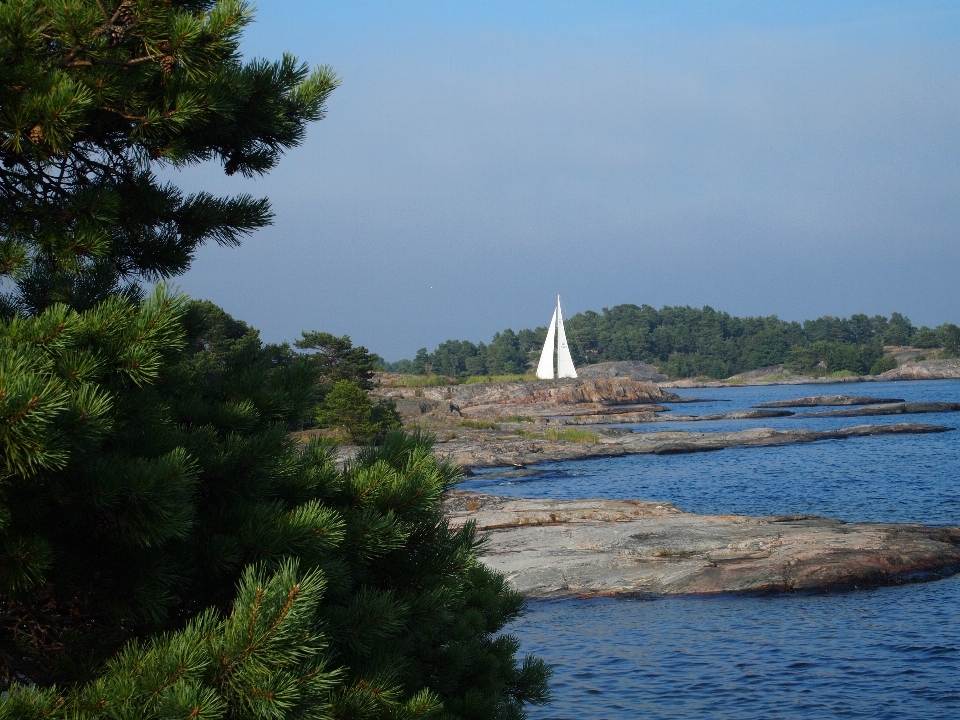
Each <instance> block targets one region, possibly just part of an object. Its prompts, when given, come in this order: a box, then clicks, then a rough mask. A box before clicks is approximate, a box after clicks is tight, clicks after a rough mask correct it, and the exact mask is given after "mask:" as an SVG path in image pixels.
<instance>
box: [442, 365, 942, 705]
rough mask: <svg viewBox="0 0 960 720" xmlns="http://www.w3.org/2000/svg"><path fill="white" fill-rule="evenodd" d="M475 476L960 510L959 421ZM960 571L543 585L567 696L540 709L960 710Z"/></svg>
mask: <svg viewBox="0 0 960 720" xmlns="http://www.w3.org/2000/svg"><path fill="white" fill-rule="evenodd" d="M840 393H843V394H856V395H876V396H885V397H902V398H904V399H906V400H908V401H927V400H944V401H952V402H957V401H960V382H955V381H954V382H951V381H938V382H904V383H872V384H858V385H847V384H845V385H842V386H837V385H830V386H806V387H803V386H792V387H771V388H725V389H715V390H696V391H686V392H685V393H684V394H686V395H688V396H697V397H712V398H715V399H716V400H718V401H720V400H722V401H724V402H715V403H707V404H702V405H701V404H696V405H691V404H686V405H677V406H675V410H677V411H679V412H683V413H689V414H694V413H696V414H706V413H714V412H728V411H733V410H738V409H744V408H746V407H749V406H750V405H753V404H756V403H759V402H766V401H770V400H780V399H784V398H791V397H801V396H805V395H813V394H840ZM889 422H923V423H932V424H939V425H946V426H949V427H956V426H960V413H958V414H954V413H947V414H939V415H933V414H931V415H916V416H895V417H893V418H891V417H878V418H870V417H863V418H830V419H825V418H824V419H812V418H811V419H805V418H802V417H800V418H783V419H773V420H770V419H768V420H757V421H725V422H723V421H710V422H703V423H696V424H694V425H691V424H677V423H658V424H657V425H653V426H652V425H638V426H634V428H633V430H634V431H636V432H649V431H651V430H663V429H669V430H678V429H683V430H692V431H698V432H699V431H708V430H732V429H746V428H749V427H777V428H787V427H810V428H827V427H844V426H849V425H860V424H866V423H889ZM535 469H537V470H542V471H543V472H542V473H540V474H536V475H529V476H523V477H508V478H506V477H502V476H501V475H500V474H498V471H484V472H482V473H481V474H479V475H478V476H476V477H471V478H469V480H468V482H466V483H464V484H463V485H462V486H461V487H465V488H469V489H474V490H478V491H480V492H490V493H496V494H501V495H513V496H519V497H555V498H583V497H607V498H640V499H644V500H661V501H668V502H673V503H674V504H676V505H677V506H678V507H680V508H682V509H684V510H686V511H689V512H697V513H745V514H752V515H766V514H777V513H814V514H819V515H824V516H829V517H837V518H842V519H845V520H848V521H857V520H874V521H891V522H892V521H898V522H924V523H936V524H960V435H958V433H955V432H950V433H942V434H936V435H914V436H888V437H881V438H855V439H850V440H844V441H825V442H818V443H811V444H803V445H791V446H786V447H780V448H741V449H733V450H725V451H722V452H713V453H698V454H693V455H672V456H630V457H620V458H604V459H599V460H586V461H570V462H559V463H550V464H546V465H543V466H538V467H537V468H535ZM958 601H960V578H952V579H949V580H945V581H941V582H934V583H928V584H922V585H909V586H904V587H896V588H882V589H879V590H873V591H867V592H862V591H861V592H851V593H839V594H827V595H789V596H775V597H764V598H757V597H708V598H666V599H658V600H653V601H639V600H602V599H598V600H585V601H563V602H535V603H531V605H530V608H529V611H528V613H527V615H526V616H525V617H524V618H523V619H522V620H520V621H518V622H517V623H515V624H514V625H513V626H511V628H510V629H511V632H514V633H516V634H517V635H518V636H519V637H520V638H521V641H522V643H523V650H524V651H526V652H533V653H536V654H538V655H540V656H542V657H544V658H545V659H546V660H547V661H548V662H550V663H551V664H552V665H554V668H555V672H556V675H555V678H554V682H553V691H554V698H555V700H554V703H553V704H552V705H551V706H548V707H547V708H531V717H532V718H574V717H575V718H578V719H581V718H634V717H646V718H675V717H684V718H699V717H709V718H714V717H715V718H791V719H792V718H798V719H799V718H811V717H838V718H841V717H851V718H859V717H881V718H905V717H910V718H914V717H924V718H939V717H956V716H958V711H960V690H957V689H956V687H957V682H956V678H957V677H958V676H960V623H958V616H957V610H956V608H957V607H960V603H958Z"/></svg>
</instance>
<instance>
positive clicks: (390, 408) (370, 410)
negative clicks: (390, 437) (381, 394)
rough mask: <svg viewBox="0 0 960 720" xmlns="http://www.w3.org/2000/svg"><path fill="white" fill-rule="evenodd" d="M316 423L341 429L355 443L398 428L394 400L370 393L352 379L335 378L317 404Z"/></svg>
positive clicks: (376, 437)
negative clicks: (374, 397) (328, 390)
mask: <svg viewBox="0 0 960 720" xmlns="http://www.w3.org/2000/svg"><path fill="white" fill-rule="evenodd" d="M316 420H317V426H318V427H322V428H341V429H342V430H344V431H345V432H346V434H347V436H348V437H349V438H350V440H351V441H353V442H355V443H366V442H373V441H376V440H382V439H383V438H384V436H385V435H386V434H387V432H389V431H390V430H398V429H399V428H400V415H399V414H398V413H397V406H396V403H395V402H394V401H392V400H384V399H380V400H378V401H377V404H376V405H374V404H373V401H372V400H371V399H370V396H369V395H367V393H366V391H365V390H364V389H363V388H361V387H360V386H359V385H357V383H355V382H353V381H352V380H338V381H337V382H335V383H334V384H333V388H332V389H331V390H330V392H328V393H327V396H326V397H325V398H324V399H323V401H322V402H321V403H320V404H319V405H318V406H317V417H316Z"/></svg>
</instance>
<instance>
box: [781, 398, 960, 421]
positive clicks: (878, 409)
mask: <svg viewBox="0 0 960 720" xmlns="http://www.w3.org/2000/svg"><path fill="white" fill-rule="evenodd" d="M945 412H960V403H951V402H898V403H893V404H887V405H865V406H863V407H856V408H850V409H848V410H825V411H823V412H811V413H800V414H799V415H794V417H799V418H811V417H861V416H872V415H913V414H921V413H945Z"/></svg>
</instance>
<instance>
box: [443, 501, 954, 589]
mask: <svg viewBox="0 0 960 720" xmlns="http://www.w3.org/2000/svg"><path fill="white" fill-rule="evenodd" d="M445 507H446V511H447V515H448V517H449V518H450V519H451V522H452V523H453V524H454V525H460V524H463V523H465V522H467V521H472V522H475V523H476V524H477V527H478V529H480V530H482V531H485V532H486V533H487V544H486V553H485V554H484V555H483V557H482V560H483V562H484V563H485V564H486V565H487V566H489V567H490V568H492V569H494V570H497V571H498V572H501V573H503V574H504V575H505V576H506V577H507V579H508V580H509V581H510V583H511V585H512V586H513V587H515V588H516V589H517V590H519V591H521V592H523V593H524V594H526V595H527V596H528V597H531V598H564V597H581V598H582V597H596V596H604V595H621V596H630V595H633V596H635V595H677V594H716V593H779V592H797V591H818V590H832V589H853V588H861V587H871V586H877V585H891V584H901V583H907V582H920V581H927V580H937V579H940V578H943V577H947V576H949V575H953V574H955V573H956V572H957V571H958V570H960V528H956V527H946V528H945V527H927V526H923V525H914V524H883V523H844V522H842V521H840V520H831V519H828V518H821V517H816V516H812V515H777V516H771V517H748V516H742V515H695V514H692V513H685V512H683V511H682V510H680V509H678V508H676V507H674V506H673V505H671V504H669V503H653V502H644V501H640V500H622V501H617V500H568V501H560V500H532V499H511V498H503V497H495V496H491V495H481V494H477V493H471V492H465V491H456V490H455V491H453V492H451V493H450V494H449V495H448V497H447V499H446V501H445Z"/></svg>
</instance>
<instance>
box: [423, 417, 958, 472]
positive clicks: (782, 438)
mask: <svg viewBox="0 0 960 720" xmlns="http://www.w3.org/2000/svg"><path fill="white" fill-rule="evenodd" d="M952 429H953V428H948V427H944V426H941V425H926V424H920V423H897V424H892V425H856V426H853V427H847V428H839V429H835V430H805V429H798V430H773V429H771V428H752V429H749V430H740V431H737V432H703V433H698V432H686V431H666V432H652V433H624V434H618V435H613V436H602V435H597V436H596V438H595V440H594V441H593V442H569V441H564V440H562V439H558V440H551V439H550V438H549V436H546V435H545V436H543V437H541V438H538V437H534V438H527V437H523V436H511V435H505V434H500V435H494V434H484V435H471V436H466V437H463V436H458V437H456V438H453V439H450V440H447V441H442V442H438V443H437V445H436V452H437V455H438V456H439V457H441V458H443V459H444V460H448V461H450V462H453V463H456V464H458V465H460V466H462V467H466V468H476V467H510V466H513V467H524V466H526V465H530V464H533V463H540V462H547V461H556V460H575V459H585V458H595V457H617V456H621V455H643V454H653V455H669V454H679V453H693V452H709V451H714V450H724V449H726V448H737V447H770V446H774V445H788V444H792V443H806V442H816V441H820V440H843V439H846V438H851V437H878V436H885V435H904V434H921V433H938V432H949V431H951V430H952ZM478 437H479V439H478Z"/></svg>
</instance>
